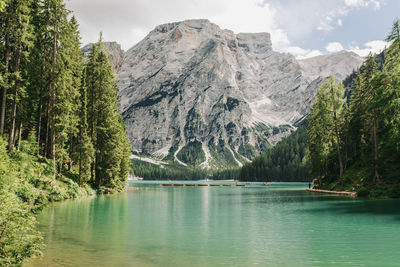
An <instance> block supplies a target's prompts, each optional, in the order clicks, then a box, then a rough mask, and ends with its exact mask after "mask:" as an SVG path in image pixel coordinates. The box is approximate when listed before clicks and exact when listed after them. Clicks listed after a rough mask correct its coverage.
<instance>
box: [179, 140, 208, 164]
mask: <svg viewBox="0 0 400 267" xmlns="http://www.w3.org/2000/svg"><path fill="white" fill-rule="evenodd" d="M176 157H177V158H178V159H179V160H180V161H182V162H184V163H186V164H188V165H192V166H197V165H199V164H201V163H202V162H204V161H205V160H206V155H205V153H204V151H203V148H202V144H201V143H200V142H199V141H193V142H189V143H188V144H186V145H185V146H184V147H183V148H182V149H181V150H180V151H179V152H178V154H177V155H176Z"/></svg>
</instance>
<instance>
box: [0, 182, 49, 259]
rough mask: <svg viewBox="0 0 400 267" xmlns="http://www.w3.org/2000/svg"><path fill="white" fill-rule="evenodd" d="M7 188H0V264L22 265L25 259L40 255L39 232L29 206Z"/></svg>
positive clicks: (40, 240) (40, 242)
mask: <svg viewBox="0 0 400 267" xmlns="http://www.w3.org/2000/svg"><path fill="white" fill-rule="evenodd" d="M7 189H8V188H4V189H2V190H0V229H1V231H0V265H1V266H22V264H23V262H24V260H25V259H27V258H30V257H32V256H39V255H41V252H40V249H41V247H42V239H43V238H42V236H41V233H40V232H38V231H37V230H36V229H35V226H36V220H35V217H34V216H33V214H32V213H31V212H30V206H29V205H28V204H26V203H24V202H22V201H21V200H20V199H19V198H18V197H17V196H16V195H15V194H13V193H11V192H10V191H9V190H7Z"/></svg>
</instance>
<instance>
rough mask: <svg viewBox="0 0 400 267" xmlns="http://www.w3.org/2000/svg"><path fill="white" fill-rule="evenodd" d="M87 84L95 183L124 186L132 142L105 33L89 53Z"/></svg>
mask: <svg viewBox="0 0 400 267" xmlns="http://www.w3.org/2000/svg"><path fill="white" fill-rule="evenodd" d="M86 84H87V89H88V96H89V99H88V113H89V114H88V123H89V131H90V133H91V137H92V141H93V144H94V147H95V158H94V161H93V163H92V183H94V185H95V186H96V187H108V188H115V189H121V188H122V187H123V184H124V182H125V180H126V177H127V175H128V172H129V153H130V146H129V142H128V140H127V137H126V133H125V128H124V124H123V120H122V117H121V115H120V114H119V111H118V108H117V99H118V98H117V91H116V82H115V75H114V70H113V68H112V64H111V62H110V59H109V56H108V54H107V53H106V52H105V49H104V45H103V43H102V38H101V37H100V41H99V43H97V44H95V45H94V46H93V49H92V52H91V54H90V56H89V60H88V63H87V67H86Z"/></svg>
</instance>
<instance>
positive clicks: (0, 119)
mask: <svg viewBox="0 0 400 267" xmlns="http://www.w3.org/2000/svg"><path fill="white" fill-rule="evenodd" d="M9 43H10V36H9V34H7V36H6V43H5V49H6V51H5V64H4V68H5V70H4V78H6V79H7V78H8V77H7V75H8V67H9V63H10V54H11V53H10V48H9ZM6 104H7V84H5V85H4V87H3V94H2V97H1V114H0V135H3V134H4V122H5V117H6Z"/></svg>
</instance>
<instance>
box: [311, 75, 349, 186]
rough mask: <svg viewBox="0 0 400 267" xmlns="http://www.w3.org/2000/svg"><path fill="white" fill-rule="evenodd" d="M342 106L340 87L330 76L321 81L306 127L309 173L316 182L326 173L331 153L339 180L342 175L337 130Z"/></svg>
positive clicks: (341, 158) (342, 165) (342, 94)
mask: <svg viewBox="0 0 400 267" xmlns="http://www.w3.org/2000/svg"><path fill="white" fill-rule="evenodd" d="M344 106H345V98H344V87H343V85H342V84H341V83H339V84H338V83H336V82H335V79H334V78H333V77H329V78H327V79H325V81H324V83H323V84H322V86H321V87H320V89H319V90H318V93H317V97H316V100H315V102H314V104H313V106H312V112H311V115H310V120H309V128H308V134H309V140H308V149H309V152H310V153H309V162H310V166H311V171H312V172H313V173H314V174H316V175H317V176H318V177H319V178H320V179H322V177H325V176H327V174H328V161H329V157H330V153H331V152H333V151H334V150H336V154H337V159H338V165H339V178H340V179H342V176H343V171H344V163H343V156H342V140H341V133H340V130H339V129H340V128H341V127H342V124H343V114H344V113H343V111H344ZM322 133H323V134H322ZM334 148H335V149H334Z"/></svg>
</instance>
